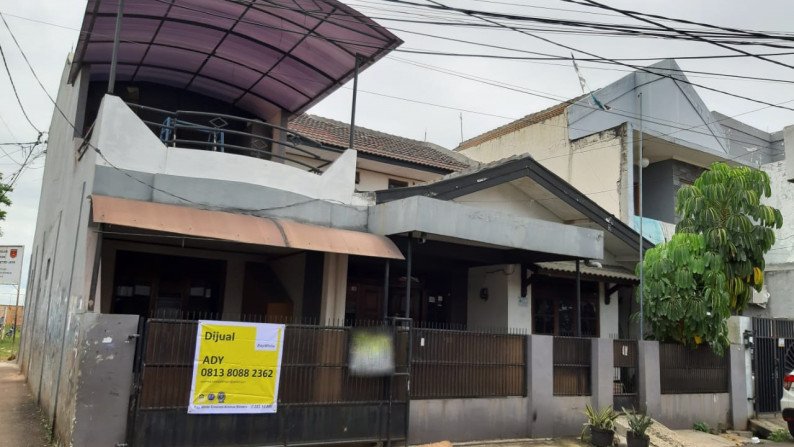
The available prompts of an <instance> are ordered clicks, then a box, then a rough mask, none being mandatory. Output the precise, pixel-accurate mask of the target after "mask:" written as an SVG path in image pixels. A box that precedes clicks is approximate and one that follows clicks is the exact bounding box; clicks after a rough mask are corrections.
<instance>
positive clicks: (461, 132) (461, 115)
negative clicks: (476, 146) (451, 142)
mask: <svg viewBox="0 0 794 447" xmlns="http://www.w3.org/2000/svg"><path fill="white" fill-rule="evenodd" d="M460 142H461V143H463V112H460Z"/></svg>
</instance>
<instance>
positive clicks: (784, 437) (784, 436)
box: [768, 428, 794, 442]
mask: <svg viewBox="0 0 794 447" xmlns="http://www.w3.org/2000/svg"><path fill="white" fill-rule="evenodd" d="M768 439H769V440H770V441H772V442H791V441H794V439H792V437H791V435H790V434H789V432H788V430H785V429H782V428H781V429H780V430H775V431H773V432H772V433H770V434H769V438H768Z"/></svg>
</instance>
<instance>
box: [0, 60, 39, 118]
mask: <svg viewBox="0 0 794 447" xmlns="http://www.w3.org/2000/svg"><path fill="white" fill-rule="evenodd" d="M0 56H2V58H3V67H5V70H6V74H8V80H9V81H10V82H11V90H13V91H14V97H15V98H16V99H17V104H19V108H20V110H22V115H24V116H25V119H26V120H27V121H28V124H30V127H32V128H33V130H35V131H36V132H38V133H39V134H41V131H40V130H39V128H38V127H36V125H35V124H33V121H31V120H30V117H29V116H28V112H26V111H25V106H23V105H22V100H21V99H19V92H17V86H16V84H14V78H13V77H12V76H11V70H9V68H8V62H7V61H6V54H5V52H4V51H3V46H2V45H0Z"/></svg>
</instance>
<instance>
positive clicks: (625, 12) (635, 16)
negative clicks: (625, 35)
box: [564, 0, 794, 68]
mask: <svg viewBox="0 0 794 447" xmlns="http://www.w3.org/2000/svg"><path fill="white" fill-rule="evenodd" d="M564 1H573V0H564ZM583 1H585V2H587V3H588V4H590V5H593V6H596V7H598V8H602V9H607V10H609V11H615V12H619V13H620V14H623V15H625V16H627V17H631V18H633V19H636V20H640V21H642V22H646V23H650V24H652V25H655V26H657V27H660V28H663V29H666V30H668V31H673V32H676V33H679V34H683V35H685V36H690V37H692V38H694V39H695V40H698V41H700V42H705V43H708V44H711V45H715V46H718V47H720V48H723V49H726V50H729V51H733V52H736V53H740V54H744V55H745V56H751V57H754V58H756V59H759V60H762V61H765V62H769V63H772V64H776V65H780V66H781V67H786V68H794V66H792V65H789V64H786V63H783V62H780V61H776V60H774V59H769V58H766V57H763V56H759V55H757V54H751V53H748V52H747V51H744V50H742V49H739V48H733V47H731V46H728V45H725V44H723V43H720V42H715V41H713V40H711V39H706V38H705V37H702V36H697V35H694V34H692V33H690V32H689V31H684V30H679V29H675V28H672V27H669V26H667V25H664V24H661V23H658V22H655V21H653V20H651V19H647V18H643V17H640V16H639V15H638V13H636V12H633V11H628V10H625V9H619V8H614V7H612V6H608V5H605V4H603V3H598V2H596V1H595V0H583Z"/></svg>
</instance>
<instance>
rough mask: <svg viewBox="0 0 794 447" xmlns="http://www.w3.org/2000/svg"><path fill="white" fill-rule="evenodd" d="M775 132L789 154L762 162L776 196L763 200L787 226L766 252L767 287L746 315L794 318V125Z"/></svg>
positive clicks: (752, 301) (756, 298) (756, 293)
mask: <svg viewBox="0 0 794 447" xmlns="http://www.w3.org/2000/svg"><path fill="white" fill-rule="evenodd" d="M774 135H775V136H776V140H777V141H779V142H782V143H784V145H785V153H786V158H785V159H784V160H782V161H776V162H773V163H767V164H765V165H762V166H761V169H763V170H764V172H766V173H767V174H768V175H769V179H770V183H771V189H772V197H771V198H769V199H764V200H763V202H764V203H765V204H766V205H770V206H773V207H775V208H777V209H779V210H780V212H781V214H782V215H783V227H782V228H780V229H779V230H775V245H773V246H772V248H771V249H770V250H769V252H767V254H766V256H765V261H766V270H765V272H764V289H763V290H762V291H761V292H754V293H753V298H752V300H751V301H750V305H749V306H748V307H747V309H746V310H745V311H744V315H747V316H753V317H764V318H789V319H794V300H793V299H792V294H791V290H792V288H793V287H794V183H792V180H794V169H792V166H794V126H788V127H786V128H785V129H784V130H783V131H781V132H778V133H776V134H774ZM780 140H783V141H780Z"/></svg>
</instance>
